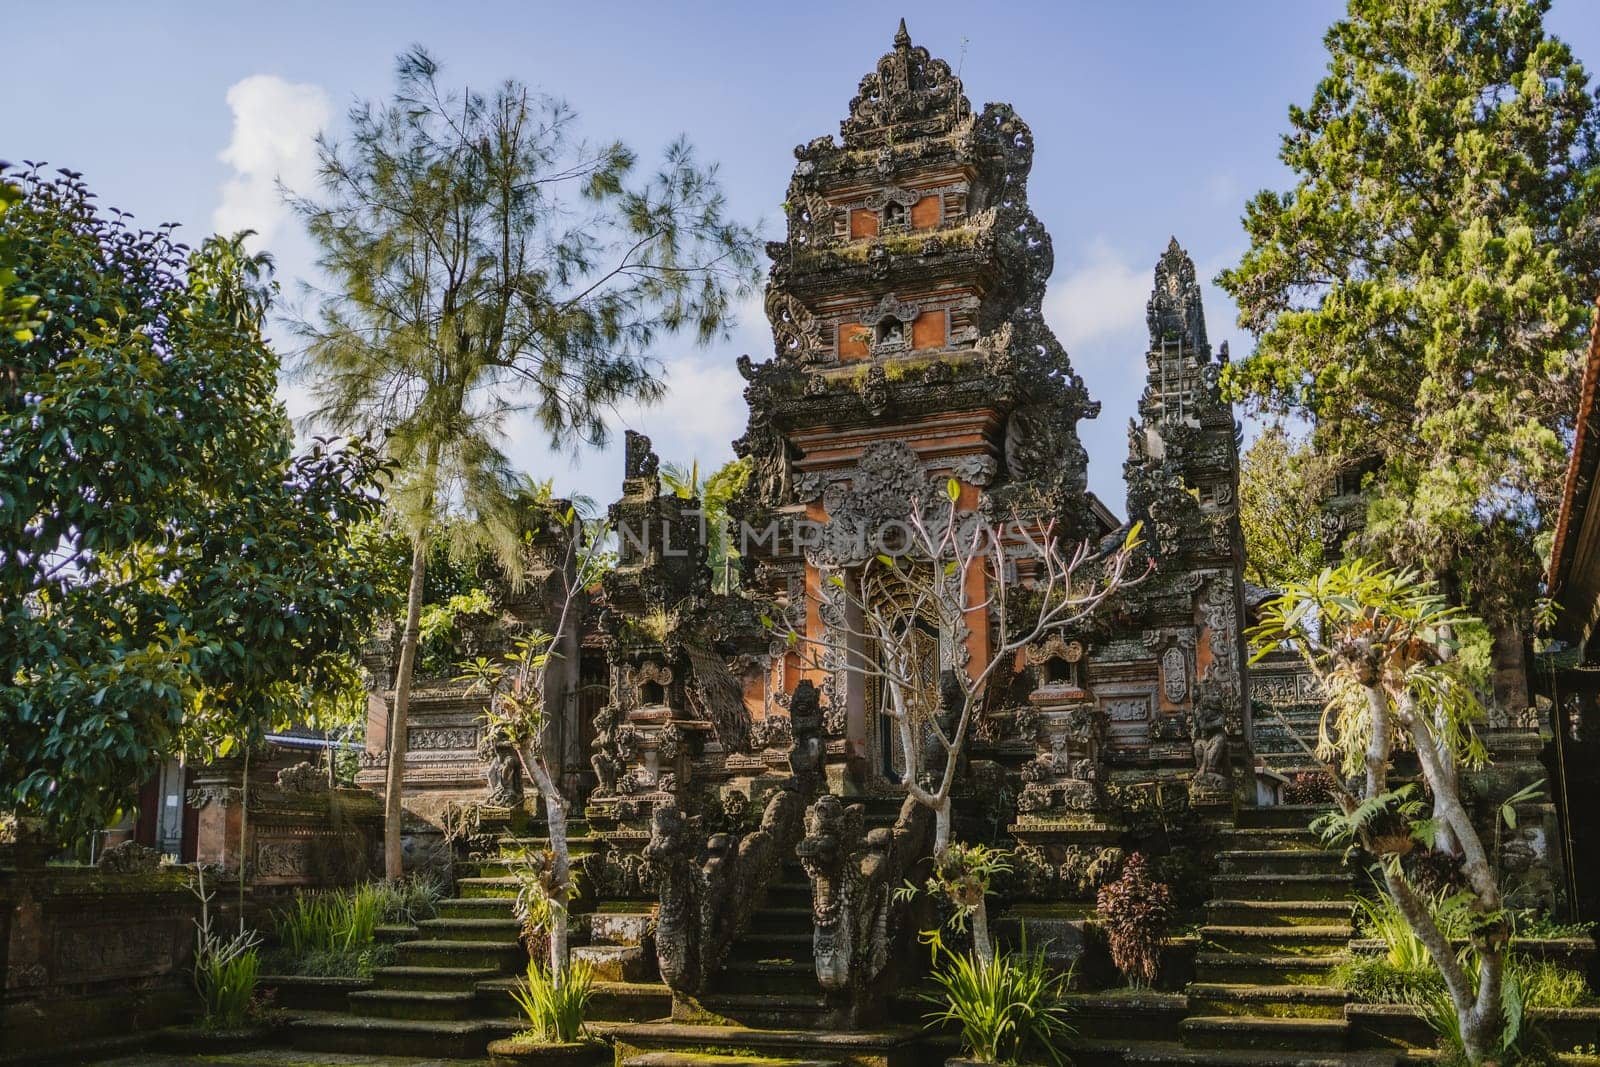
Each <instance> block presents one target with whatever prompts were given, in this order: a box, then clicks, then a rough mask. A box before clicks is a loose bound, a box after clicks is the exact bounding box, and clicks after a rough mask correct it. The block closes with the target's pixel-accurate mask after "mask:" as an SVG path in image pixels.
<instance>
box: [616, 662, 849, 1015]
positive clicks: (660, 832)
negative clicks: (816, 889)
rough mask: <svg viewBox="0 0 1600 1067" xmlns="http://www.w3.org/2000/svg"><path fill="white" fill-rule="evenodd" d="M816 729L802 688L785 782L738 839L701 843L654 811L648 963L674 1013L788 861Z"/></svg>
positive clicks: (697, 990)
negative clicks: (652, 930)
mask: <svg viewBox="0 0 1600 1067" xmlns="http://www.w3.org/2000/svg"><path fill="white" fill-rule="evenodd" d="M821 725H822V723H821V715H820V713H819V712H818V709H817V690H816V689H815V687H813V686H812V685H811V683H809V682H802V683H801V684H800V686H799V687H798V688H796V690H795V692H794V696H793V699H792V701H791V705H790V728H791V731H792V734H793V738H794V740H793V745H792V747H791V749H790V755H789V766H790V770H791V772H792V775H793V776H792V777H791V778H790V779H789V780H788V781H786V782H785V783H784V784H783V785H782V786H781V787H780V788H778V789H776V790H774V791H773V792H772V795H771V797H770V798H769V799H768V800H767V805H766V808H765V810H764V811H763V812H762V815H761V824H760V826H759V827H758V828H757V829H755V830H754V831H752V832H750V833H748V834H745V835H744V836H743V837H737V836H736V835H734V834H727V833H718V834H712V835H711V836H710V837H709V838H707V837H705V835H704V834H703V833H702V832H701V831H700V828H699V820H698V819H696V818H693V817H691V816H689V815H687V814H685V813H684V812H683V811H682V810H681V809H680V808H679V807H678V805H677V803H676V802H675V801H666V802H662V803H660V804H657V805H656V807H655V810H654V812H653V813H652V815H651V822H650V842H649V844H647V845H646V846H645V849H644V857H645V859H646V860H647V861H648V862H649V864H650V867H651V869H652V870H653V871H654V872H655V876H656V884H657V889H658V892H659V894H660V900H661V908H660V912H659V914H658V916H657V920H656V962H657V965H658V966H659V967H660V970H661V978H662V981H664V982H665V983H666V984H667V986H668V988H670V989H671V990H672V992H673V995H674V1007H675V1009H677V1008H679V1007H689V1008H690V1009H691V1010H692V1001H693V1000H694V999H695V998H697V997H698V996H699V995H700V994H701V993H703V992H704V991H705V989H706V986H707V985H708V983H709V982H710V981H711V979H712V978H713V977H715V976H716V974H717V972H718V971H720V970H721V969H722V965H723V963H724V962H725V961H726V960H727V957H728V951H729V949H730V948H732V947H733V944H734V942H735V941H737V940H738V938H739V936H740V935H741V934H743V933H744V931H745V930H746V928H747V927H748V926H749V924H750V916H751V914H752V913H753V912H754V911H755V907H756V904H757V902H758V901H759V900H760V899H761V896H762V894H763V892H764V891H765V889H766V887H767V885H768V884H770V883H771V881H772V880H773V877H774V875H775V874H776V873H777V871H778V869H779V867H780V866H781V865H782V863H783V862H784V861H785V860H786V859H787V858H788V857H790V856H792V855H794V852H795V847H796V845H797V844H798V843H799V841H800V837H801V832H802V830H803V828H804V826H805V815H806V803H807V802H808V801H809V800H810V798H811V797H812V796H813V795H815V792H816V789H817V788H818V787H819V786H820V784H821V781H822V751H823V750H822V746H821V742H820V738H819V733H820V730H821ZM702 842H704V843H703V844H702ZM685 1002H689V1003H687V1004H686V1003H685Z"/></svg>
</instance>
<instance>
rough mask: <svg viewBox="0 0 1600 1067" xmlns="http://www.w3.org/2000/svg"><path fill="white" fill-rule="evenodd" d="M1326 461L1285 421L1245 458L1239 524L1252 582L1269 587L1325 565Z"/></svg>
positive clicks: (1242, 459)
mask: <svg viewBox="0 0 1600 1067" xmlns="http://www.w3.org/2000/svg"><path fill="white" fill-rule="evenodd" d="M1325 468H1326V463H1325V462H1324V461H1323V460H1322V459H1321V458H1320V457H1319V456H1318V455H1317V454H1316V453H1315V452H1314V451H1312V448H1311V445H1310V442H1309V441H1303V440H1297V439H1295V438H1293V437H1291V436H1290V435H1289V433H1288V431H1287V430H1285V429H1284V428H1283V425H1282V424H1281V423H1276V424H1274V425H1272V426H1269V427H1267V429H1265V430H1263V431H1262V433H1261V436H1259V437H1257V438H1256V439H1255V441H1254V442H1253V443H1252V444H1251V445H1250V447H1249V448H1248V449H1246V450H1245V453H1244V455H1243V456H1241V457H1240V459H1239V528H1240V530H1241V531H1242V532H1243V533H1244V545H1245V566H1246V568H1247V573H1248V576H1249V578H1250V580H1251V581H1253V582H1255V583H1256V584H1257V585H1260V586H1262V587H1263V588H1266V589H1277V588H1280V587H1282V586H1283V585H1285V584H1286V583H1288V582H1295V581H1304V580H1306V579H1307V578H1310V577H1311V576H1312V575H1314V574H1316V573H1317V571H1319V570H1321V569H1322V509H1321V500H1322V498H1323V496H1324V495H1325V494H1326V491H1327V488H1328V482H1329V479H1328V472H1327V470H1326V469H1325Z"/></svg>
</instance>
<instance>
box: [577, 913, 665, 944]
mask: <svg viewBox="0 0 1600 1067" xmlns="http://www.w3.org/2000/svg"><path fill="white" fill-rule="evenodd" d="M654 921H655V914H654V912H652V911H650V910H648V909H642V910H640V911H597V912H594V913H593V914H591V915H589V916H588V923H589V943H590V944H591V945H643V944H644V943H645V942H646V941H648V940H650V936H651V935H650V924H651V923H652V922H654Z"/></svg>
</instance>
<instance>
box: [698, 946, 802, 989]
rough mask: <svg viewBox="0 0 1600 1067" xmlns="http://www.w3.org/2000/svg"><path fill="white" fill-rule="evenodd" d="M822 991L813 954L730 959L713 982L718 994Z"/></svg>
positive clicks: (713, 987)
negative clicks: (789, 957) (762, 958)
mask: <svg viewBox="0 0 1600 1067" xmlns="http://www.w3.org/2000/svg"><path fill="white" fill-rule="evenodd" d="M819 988H820V985H819V984H818V982H817V965H816V963H815V962H814V961H813V960H812V958H811V953H810V952H809V951H807V953H806V955H805V956H804V957H803V958H800V959H785V960H777V959H767V960H741V959H734V960H729V961H728V963H727V964H726V965H725V966H724V967H723V968H722V971H721V973H720V974H718V975H717V976H716V978H714V979H713V980H712V991H713V992H715V993H783V994H787V993H796V994H799V995H802V996H805V995H809V994H810V993H812V992H814V991H816V990H817V989H819Z"/></svg>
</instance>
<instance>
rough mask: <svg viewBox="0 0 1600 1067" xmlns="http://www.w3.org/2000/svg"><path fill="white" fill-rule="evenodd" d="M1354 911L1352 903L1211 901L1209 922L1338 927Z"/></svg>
mask: <svg viewBox="0 0 1600 1067" xmlns="http://www.w3.org/2000/svg"><path fill="white" fill-rule="evenodd" d="M1352 909H1353V905H1352V904H1351V902H1350V901H1348V900H1226V899H1223V900H1208V901H1206V919H1207V920H1208V921H1209V922H1210V923H1212V924H1213V925H1216V926H1338V925H1341V924H1345V923H1348V922H1349V921H1350V918H1351V914H1352Z"/></svg>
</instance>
